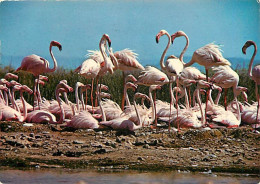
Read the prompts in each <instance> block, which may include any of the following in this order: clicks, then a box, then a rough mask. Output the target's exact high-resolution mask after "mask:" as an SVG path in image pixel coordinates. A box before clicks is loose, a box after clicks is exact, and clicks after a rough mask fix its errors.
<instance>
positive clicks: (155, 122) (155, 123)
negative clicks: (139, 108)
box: [153, 91, 157, 128]
mask: <svg viewBox="0 0 260 184" xmlns="http://www.w3.org/2000/svg"><path fill="white" fill-rule="evenodd" d="M155 100H156V91H155V92H154V101H153V103H154V111H155V121H154V125H155V128H157V114H156V102H155Z"/></svg>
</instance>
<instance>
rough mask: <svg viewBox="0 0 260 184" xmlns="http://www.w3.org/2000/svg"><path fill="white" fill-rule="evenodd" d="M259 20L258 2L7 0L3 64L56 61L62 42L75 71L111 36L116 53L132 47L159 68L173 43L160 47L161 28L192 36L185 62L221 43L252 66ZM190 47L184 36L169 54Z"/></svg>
mask: <svg viewBox="0 0 260 184" xmlns="http://www.w3.org/2000/svg"><path fill="white" fill-rule="evenodd" d="M259 16H260V14H259V4H258V3H257V1H256V0H214V1H213V0H144V1H130V0H129V1H123V0H108V1H94V0H90V1H38V2H35V1H21V2H16V1H11V2H9V1H4V2H1V3H0V40H1V54H2V61H1V62H2V63H1V64H2V65H8V64H10V61H11V64H12V65H13V66H14V67H18V66H19V65H20V63H21V60H22V58H23V57H24V56H26V55H30V54H37V55H40V56H42V57H44V58H46V59H48V60H49V61H50V62H51V57H50V55H49V52H48V47H49V43H50V41H51V40H57V41H59V42H60V43H61V44H62V46H63V50H62V52H59V51H58V50H54V53H55V56H56V58H57V60H58V65H59V66H63V67H65V68H72V69H74V68H75V67H77V66H78V65H80V64H81V62H82V61H83V60H84V56H85V54H86V53H87V50H94V49H98V44H99V40H100V38H101V36H102V35H103V34H104V33H107V34H108V35H109V36H110V38H111V41H112V47H113V49H114V51H116V50H122V49H124V48H130V49H132V50H134V51H135V52H136V53H138V54H139V61H140V62H141V63H142V64H143V65H147V64H149V65H158V63H159V60H160V57H161V54H162V52H163V50H164V48H165V46H166V43H167V41H168V40H167V38H166V37H162V38H161V39H160V43H159V44H156V42H155V35H156V34H157V33H158V32H159V31H160V30H161V29H165V30H167V31H168V32H169V33H170V34H173V33H174V32H176V31H178V30H183V31H184V32H185V33H186V34H187V35H188V36H189V38H190V47H189V48H188V50H187V52H186V54H185V56H187V57H186V58H185V59H187V58H189V57H190V56H192V53H193V52H194V51H195V50H196V49H198V48H200V47H202V46H204V45H205V44H208V43H211V42H213V41H215V43H216V44H220V45H223V47H222V50H223V51H224V53H223V55H224V57H226V58H239V59H238V61H236V60H235V62H238V63H240V62H246V63H247V62H249V60H250V57H251V54H252V52H253V49H249V50H248V55H247V56H244V55H243V54H242V52H241V48H242V46H243V45H244V43H245V42H246V41H247V40H254V41H255V42H256V43H257V44H259V43H260V38H259V33H260V30H259V28H260V27H259V20H260V19H259V18H260V17H259ZM184 45H185V39H184V38H178V39H176V41H175V43H174V45H172V47H171V48H170V49H169V51H168V54H169V55H170V54H174V55H177V56H179V53H180V52H181V50H182V49H183V47H184ZM259 55H260V54H259V53H258V54H257V57H256V59H257V60H258V62H259V59H260V56H259ZM186 62H188V60H186ZM51 63H52V62H51Z"/></svg>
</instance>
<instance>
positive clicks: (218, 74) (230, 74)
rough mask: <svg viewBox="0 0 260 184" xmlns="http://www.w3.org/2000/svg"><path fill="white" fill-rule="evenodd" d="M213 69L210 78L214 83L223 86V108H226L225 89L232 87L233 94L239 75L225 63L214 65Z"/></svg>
mask: <svg viewBox="0 0 260 184" xmlns="http://www.w3.org/2000/svg"><path fill="white" fill-rule="evenodd" d="M213 71H214V72H215V73H214V75H213V76H212V77H211V79H210V80H211V81H212V82H213V83H215V84H216V85H218V86H220V87H222V88H224V90H225V94H224V103H225V109H227V98H226V97H227V89H228V88H231V87H233V93H234V94H235V91H236V88H237V86H238V82H239V76H238V74H237V73H236V72H235V71H234V70H232V69H231V68H230V67H229V66H227V65H224V66H219V67H214V68H213Z"/></svg>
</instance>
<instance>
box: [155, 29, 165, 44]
mask: <svg viewBox="0 0 260 184" xmlns="http://www.w3.org/2000/svg"><path fill="white" fill-rule="evenodd" d="M165 34H167V31H166V30H163V29H162V30H161V31H159V33H158V34H157V35H156V37H155V40H156V43H159V40H160V37H161V36H163V35H165Z"/></svg>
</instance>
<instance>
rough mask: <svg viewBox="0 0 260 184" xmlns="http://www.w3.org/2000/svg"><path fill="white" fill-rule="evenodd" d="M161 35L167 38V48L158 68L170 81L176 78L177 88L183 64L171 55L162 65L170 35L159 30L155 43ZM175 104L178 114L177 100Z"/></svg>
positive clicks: (169, 43) (168, 45) (169, 42)
mask: <svg viewBox="0 0 260 184" xmlns="http://www.w3.org/2000/svg"><path fill="white" fill-rule="evenodd" d="M163 35H166V36H167V37H168V44H167V46H166V48H165V50H164V51H163V54H162V56H161V59H160V66H161V69H162V70H163V71H165V72H166V73H167V74H168V75H169V76H171V78H172V79H173V77H176V85H177V87H178V86H179V75H180V73H181V72H182V70H183V68H184V66H183V62H182V61H181V60H180V59H179V58H177V57H176V56H174V55H171V56H169V57H168V58H167V60H166V62H165V63H164V58H165V55H166V52H167V51H168V49H169V47H170V45H171V41H172V40H171V36H170V34H169V33H168V32H167V31H166V30H160V31H159V33H158V34H157V35H156V42H157V43H159V39H160V37H161V36H163ZM170 88H172V86H171V85H170ZM170 90H171V89H170ZM170 95H171V94H170ZM171 99H172V98H171ZM172 103H173V102H172V101H171V102H170V104H172ZM175 104H176V109H177V111H176V112H177V114H178V100H176V103H175ZM170 107H171V105H170ZM169 126H170V124H169ZM169 130H170V127H169Z"/></svg>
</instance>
